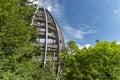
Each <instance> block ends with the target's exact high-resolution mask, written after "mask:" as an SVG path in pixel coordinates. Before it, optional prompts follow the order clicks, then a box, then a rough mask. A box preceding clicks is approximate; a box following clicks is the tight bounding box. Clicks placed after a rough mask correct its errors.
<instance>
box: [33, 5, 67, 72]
mask: <svg viewBox="0 0 120 80" xmlns="http://www.w3.org/2000/svg"><path fill="white" fill-rule="evenodd" d="M32 25H34V26H35V29H36V30H37V39H36V42H33V45H34V46H36V47H40V48H41V51H42V52H43V54H42V57H41V58H42V59H41V60H42V63H43V64H42V66H43V67H45V66H46V64H47V62H48V61H51V62H57V63H58V62H60V59H59V54H60V51H61V50H62V49H63V48H64V47H65V43H64V38H63V34H62V31H61V28H60V26H59V24H58V22H57V21H56V19H55V17H53V16H52V14H51V13H50V12H49V11H48V10H47V9H46V8H44V7H40V6H37V8H36V11H35V15H34V16H33V19H32ZM53 66H55V67H56V71H57V73H59V71H60V67H59V65H56V64H53Z"/></svg>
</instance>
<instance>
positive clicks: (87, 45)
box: [78, 44, 91, 50]
mask: <svg viewBox="0 0 120 80" xmlns="http://www.w3.org/2000/svg"><path fill="white" fill-rule="evenodd" d="M90 46H91V44H85V45H79V44H78V48H79V49H80V50H81V49H84V48H86V49H88V48H89V47H90Z"/></svg>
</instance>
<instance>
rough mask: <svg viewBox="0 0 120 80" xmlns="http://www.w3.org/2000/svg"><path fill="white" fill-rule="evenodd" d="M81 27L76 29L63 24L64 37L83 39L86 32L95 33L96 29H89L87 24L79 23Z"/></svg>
mask: <svg viewBox="0 0 120 80" xmlns="http://www.w3.org/2000/svg"><path fill="white" fill-rule="evenodd" d="M80 27H81V28H79V29H76V28H73V27H71V26H69V25H65V26H64V29H65V35H66V37H67V38H68V39H69V38H70V39H71V38H72V39H80V40H81V39H84V36H85V35H87V34H92V33H96V30H93V29H90V28H88V26H87V25H81V26H80Z"/></svg>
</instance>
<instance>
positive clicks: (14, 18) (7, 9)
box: [0, 0, 54, 80]
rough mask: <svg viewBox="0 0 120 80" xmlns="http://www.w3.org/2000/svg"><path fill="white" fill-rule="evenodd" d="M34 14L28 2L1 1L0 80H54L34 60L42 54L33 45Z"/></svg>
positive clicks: (51, 75) (24, 0)
mask: <svg viewBox="0 0 120 80" xmlns="http://www.w3.org/2000/svg"><path fill="white" fill-rule="evenodd" d="M33 14H34V8H33V7H32V6H29V5H27V0H1V1H0V80H44V79H46V80H51V79H53V76H54V75H53V74H51V72H50V70H49V69H48V68H46V69H42V68H41V67H40V64H41V62H39V61H37V62H36V61H35V59H34V55H36V54H40V50H39V49H36V48H35V47H33V46H32V42H31V40H33V38H34V36H35V33H36V32H35V31H34V28H33V26H31V25H30V24H31V19H32V16H33ZM43 73H44V74H43Z"/></svg>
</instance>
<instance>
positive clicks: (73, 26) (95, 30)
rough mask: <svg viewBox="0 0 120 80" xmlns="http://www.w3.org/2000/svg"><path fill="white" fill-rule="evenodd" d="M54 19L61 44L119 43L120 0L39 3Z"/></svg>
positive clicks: (51, 0)
mask: <svg viewBox="0 0 120 80" xmlns="http://www.w3.org/2000/svg"><path fill="white" fill-rule="evenodd" d="M39 4H41V5H43V6H44V7H46V8H47V9H48V10H49V11H50V12H51V13H52V14H53V15H54V16H55V17H56V18H57V20H58V22H59V24H60V25H61V28H62V31H63V33H64V38H65V41H67V40H75V41H76V43H77V44H80V45H85V44H92V45H94V44H95V43H96V42H95V41H96V40H97V39H98V40H100V41H114V40H116V41H118V42H120V36H119V34H120V31H119V30H120V0H39Z"/></svg>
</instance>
